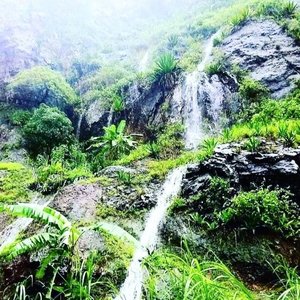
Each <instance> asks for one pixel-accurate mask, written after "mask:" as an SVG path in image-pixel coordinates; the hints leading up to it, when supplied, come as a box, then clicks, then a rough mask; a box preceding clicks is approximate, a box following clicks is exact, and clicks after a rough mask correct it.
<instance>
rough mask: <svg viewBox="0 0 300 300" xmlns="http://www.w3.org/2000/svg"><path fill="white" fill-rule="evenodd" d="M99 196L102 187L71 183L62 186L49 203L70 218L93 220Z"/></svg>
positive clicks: (74, 219)
mask: <svg viewBox="0 0 300 300" xmlns="http://www.w3.org/2000/svg"><path fill="white" fill-rule="evenodd" d="M101 196H102V188H101V187H100V186H98V185H97V184H72V185H69V186H66V187H65V188H63V189H62V190H61V191H60V192H59V193H58V194H57V195H56V196H55V198H54V200H53V202H52V204H51V205H52V206H53V207H54V208H55V209H57V210H58V211H60V212H61V213H62V214H63V215H65V216H66V217H68V218H69V219H70V220H73V221H77V220H87V221H93V220H94V219H95V218H96V208H97V204H98V203H99V202H100V200H101Z"/></svg>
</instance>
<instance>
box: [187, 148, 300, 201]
mask: <svg viewBox="0 0 300 300" xmlns="http://www.w3.org/2000/svg"><path fill="white" fill-rule="evenodd" d="M240 148H241V145H240V144H235V143H233V144H224V145H221V146H219V147H217V149H216V151H215V154H214V155H213V156H212V158H210V159H209V160H207V161H204V162H202V163H200V164H194V165H190V166H189V167H188V170H187V174H186V177H185V180H184V182H183V194H184V195H186V196H190V195H193V194H196V193H198V192H199V191H200V190H201V189H202V188H203V187H205V186H206V181H207V179H208V178H209V177H210V176H219V177H223V178H226V179H229V180H230V181H231V183H232V186H233V187H235V188H236V189H239V188H243V189H245V190H249V189H251V188H253V187H255V186H256V187H260V186H262V185H265V186H273V187H281V188H288V189H289V190H290V191H291V192H292V193H293V194H294V195H295V200H296V201H297V202H298V203H300V190H299V182H300V168H299V166H300V148H297V149H292V148H285V147H283V146H280V145H275V144H274V145H273V148H274V152H272V153H266V152H258V153H250V152H248V151H244V150H240Z"/></svg>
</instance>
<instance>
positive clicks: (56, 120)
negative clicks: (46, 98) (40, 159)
mask: <svg viewBox="0 0 300 300" xmlns="http://www.w3.org/2000/svg"><path fill="white" fill-rule="evenodd" d="M23 135H24V138H25V140H26V145H27V148H28V149H29V150H30V151H31V152H32V153H33V154H34V155H36V154H38V153H45V154H47V155H50V153H51V150H52V149H53V148H54V147H57V146H59V145H61V144H67V143H69V142H70V141H71V140H72V138H73V127H72V123H71V121H70V120H69V119H68V118H67V116H66V115H65V114H64V113H63V112H61V111H60V110H58V109H57V108H55V107H49V106H47V105H45V104H42V105H41V106H40V107H39V108H38V109H36V110H35V111H34V114H33V116H32V117H31V118H30V119H29V121H28V122H27V123H26V125H25V126H24V129H23Z"/></svg>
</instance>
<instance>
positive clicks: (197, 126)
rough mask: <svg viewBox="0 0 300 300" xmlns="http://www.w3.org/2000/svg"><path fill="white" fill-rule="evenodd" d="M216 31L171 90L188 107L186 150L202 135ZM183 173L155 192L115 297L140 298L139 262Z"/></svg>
mask: <svg viewBox="0 0 300 300" xmlns="http://www.w3.org/2000/svg"><path fill="white" fill-rule="evenodd" d="M217 34H218V33H216V34H215V35H213V36H212V37H211V38H210V40H209V41H208V43H207V45H206V47H205V51H204V58H203V60H202V62H201V63H200V64H199V66H198V69H197V70H196V71H195V72H193V73H191V74H189V75H187V77H186V79H185V81H184V86H181V85H179V86H178V87H177V88H176V89H175V91H174V97H177V100H180V98H181V99H183V100H184V101H183V102H184V103H185V105H186V107H187V109H186V110H185V118H184V119H185V125H186V136H185V145H186V148H188V149H196V148H197V146H198V145H199V142H200V141H201V139H202V138H203V132H202V129H201V122H202V112H201V105H200V103H201V102H200V103H199V96H200V98H201V97H202V96H201V95H202V94H203V90H202V93H201V85H202V83H203V81H202V80H201V77H202V78H203V76H205V78H207V77H206V75H205V73H204V72H203V70H204V67H205V65H206V63H207V62H208V61H209V59H210V57H211V53H212V49H213V40H214V38H215V36H216V35H217ZM208 81H209V80H208V78H207V80H206V81H205V83H206V84H207V82H208ZM210 89H211V91H210V92H213V93H214V92H215V89H214V88H212V87H210ZM213 96H215V95H213ZM174 100H175V99H174ZM184 174H185V168H177V169H175V170H173V171H172V172H171V173H170V174H169V175H168V177H167V179H166V180H165V182H164V184H163V186H162V188H161V190H160V191H159V192H158V194H157V199H158V201H157V204H156V206H155V207H154V208H153V209H152V210H151V211H150V214H149V216H148V218H147V220H146V225H145V230H144V231H143V233H142V236H141V238H140V244H139V247H138V248H137V249H136V251H135V254H134V257H133V260H132V262H131V264H130V266H129V269H128V274H127V277H126V280H125V282H124V284H123V285H122V287H121V290H120V293H119V295H118V296H117V297H116V298H115V300H141V298H142V286H143V281H144V275H145V274H144V269H143V266H142V264H141V263H142V261H143V259H145V258H146V257H147V256H149V255H150V253H151V252H152V251H154V250H155V247H156V245H157V242H158V239H159V232H160V229H161V226H162V225H163V222H164V218H165V215H166V213H167V209H168V207H169V205H170V204H171V201H172V199H173V198H174V197H176V196H177V195H178V194H179V192H180V188H181V184H182V180H183V177H184Z"/></svg>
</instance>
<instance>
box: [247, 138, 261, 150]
mask: <svg viewBox="0 0 300 300" xmlns="http://www.w3.org/2000/svg"><path fill="white" fill-rule="evenodd" d="M260 145H261V142H260V140H259V139H257V138H256V137H254V136H251V137H250V138H249V139H248V141H247V142H246V143H245V148H246V149H247V150H248V151H250V152H256V151H257V150H258V149H259V146H260Z"/></svg>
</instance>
